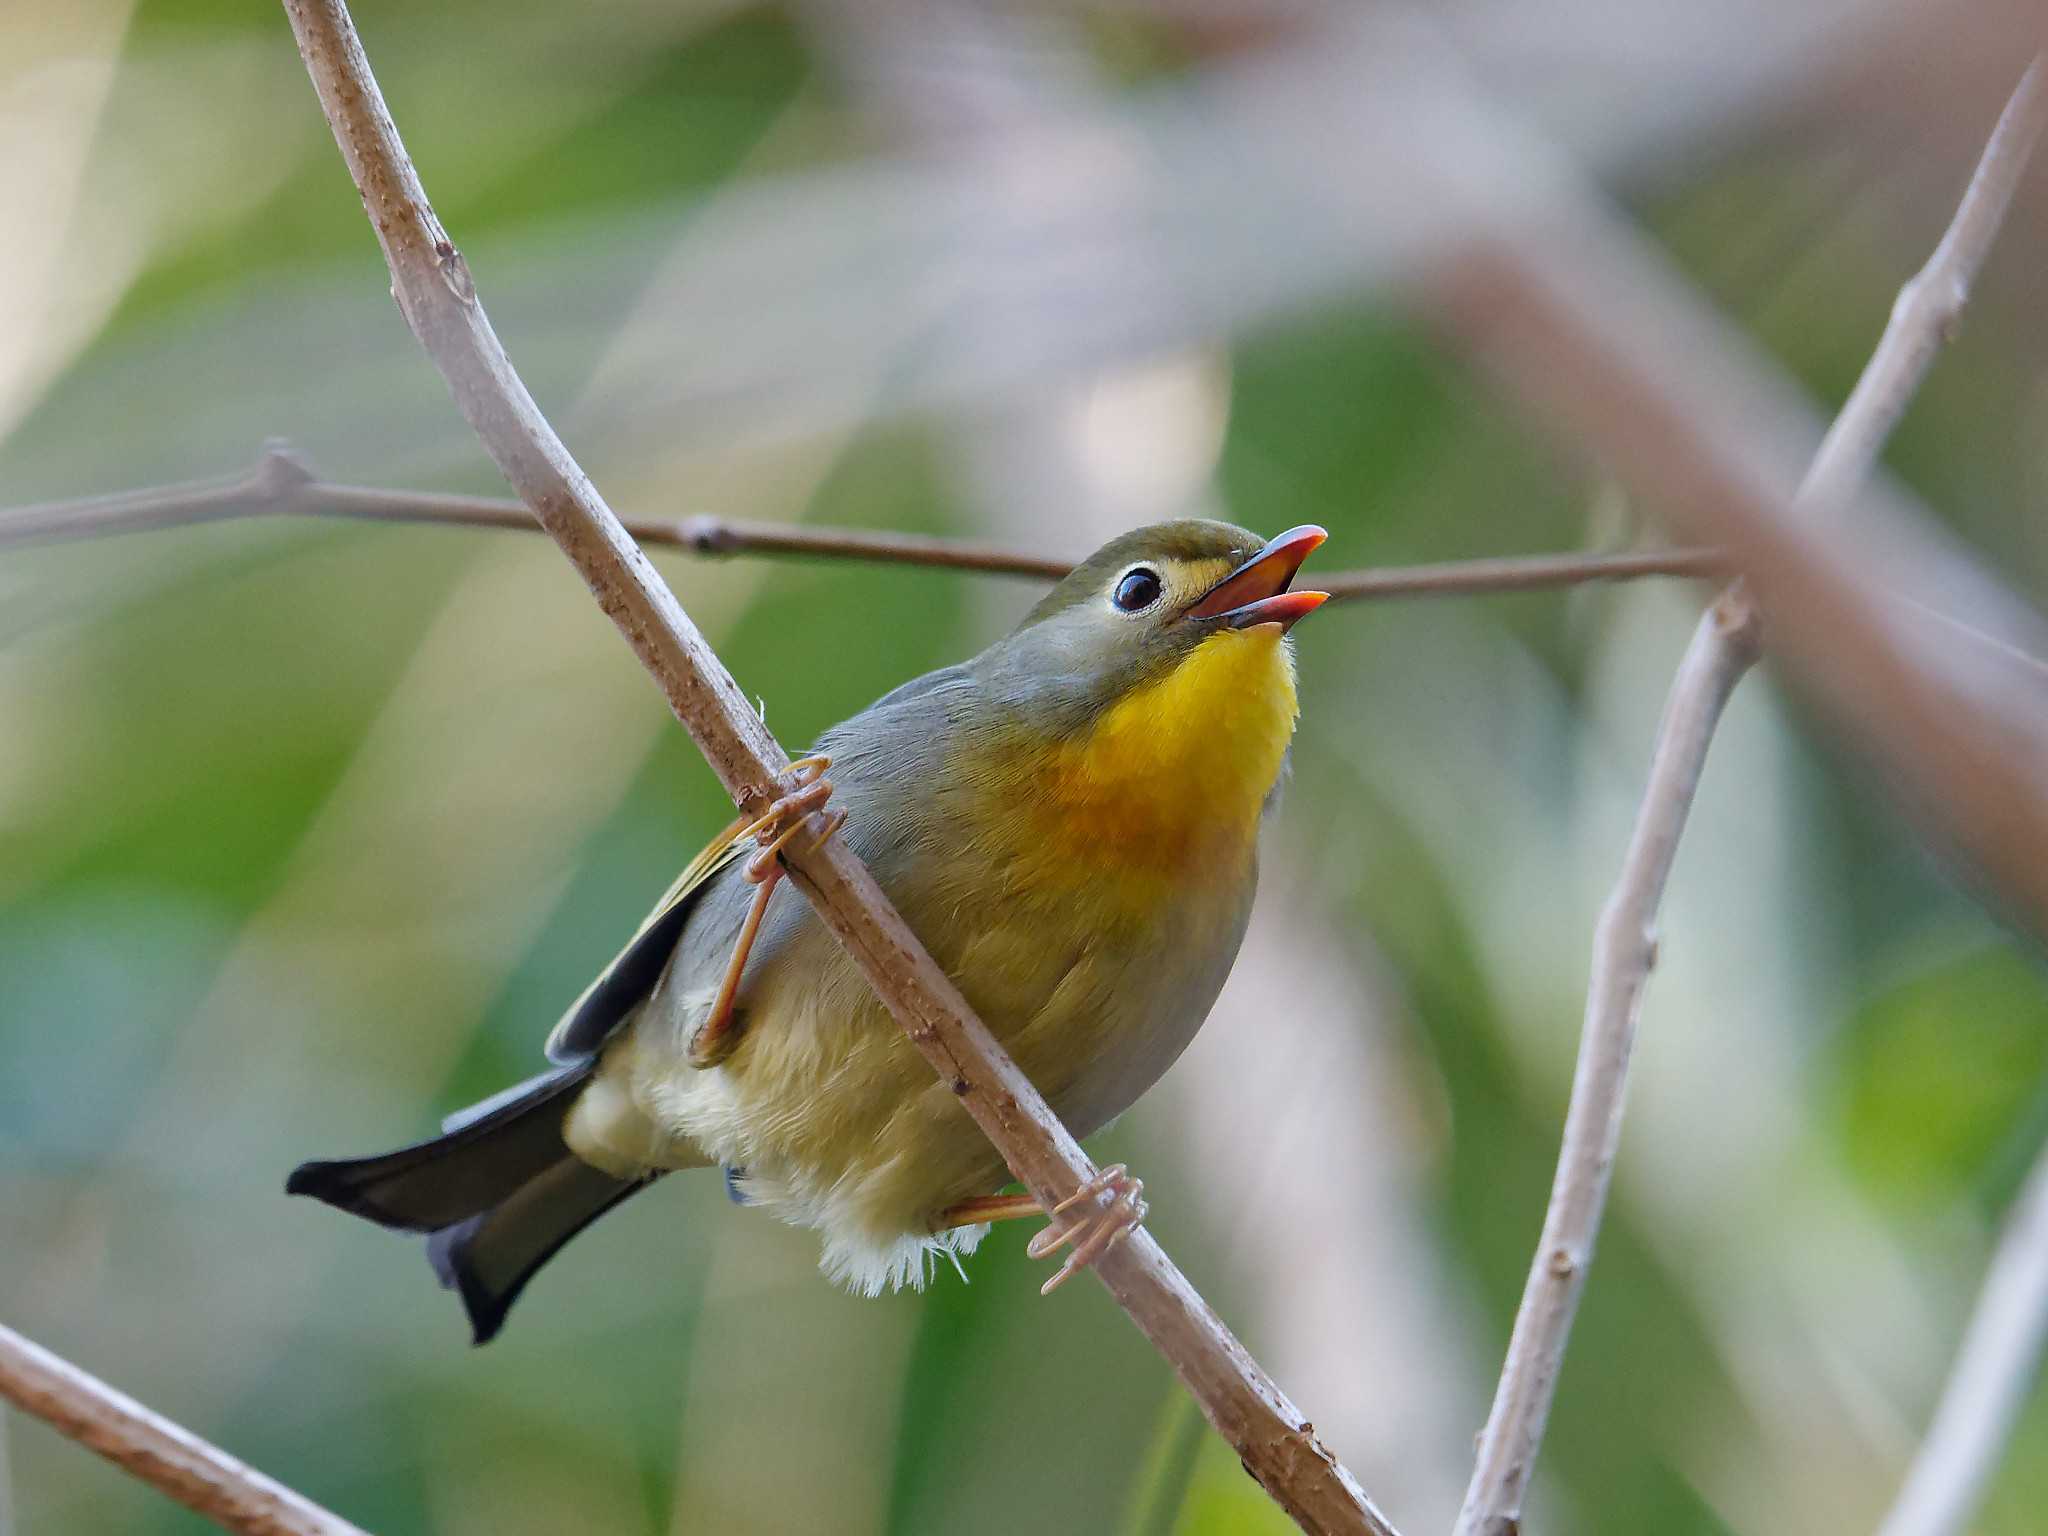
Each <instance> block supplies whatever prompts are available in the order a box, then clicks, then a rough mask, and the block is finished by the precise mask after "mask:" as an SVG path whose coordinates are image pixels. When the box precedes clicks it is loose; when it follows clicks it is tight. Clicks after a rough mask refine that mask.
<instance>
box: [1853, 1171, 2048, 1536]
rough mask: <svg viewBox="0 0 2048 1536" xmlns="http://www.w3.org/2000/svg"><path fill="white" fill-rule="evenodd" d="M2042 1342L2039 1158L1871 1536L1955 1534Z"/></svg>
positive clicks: (2047, 1336) (1976, 1496)
mask: <svg viewBox="0 0 2048 1536" xmlns="http://www.w3.org/2000/svg"><path fill="white" fill-rule="evenodd" d="M2044 1342H2048V1155H2043V1157H2042V1158H2041V1159H2040V1160H2039V1161H2037V1162H2036V1163H2035V1165H2034V1169H2033V1172H2032V1173H2030V1174H2029V1175H2028V1176H2027V1182H2026V1184H2025V1185H2024V1186H2023V1187H2022V1188H2021V1190H2020V1193H2019V1198H2018V1199H2017V1200H2016V1201H2014V1202H2013V1208H2012V1210H2011V1212H2010V1213H2008V1215H2007V1216H2006V1222H2005V1235H2004V1236H2003V1237H2002V1238H2001V1239H2000V1240H1999V1244H1998V1248H1997V1251H1996V1252H1994V1253H1993V1254H1992V1256H1991V1267H1990V1270H1989V1271H1988V1272H1987V1273H1986V1274H1985V1276H1984V1290H1983V1294H1982V1295H1981V1296H1979V1297H1978V1299H1977V1309H1976V1311H1974V1312H1973V1313H1971V1314H1970V1324H1969V1327H1968V1329H1966V1330H1965V1332H1964V1334H1963V1342H1962V1347H1961V1348H1960V1349H1958V1350H1957V1351H1956V1363H1955V1368H1954V1369H1953V1370H1951V1371H1950V1372H1949V1378H1948V1383H1947V1385H1946V1386H1945V1387H1944V1388H1943V1389H1942V1394H1941V1402H1940V1405H1939V1406H1938V1407H1937V1408H1936V1409H1935V1411H1934V1422H1933V1423H1932V1424H1931V1425H1929V1426H1928V1430H1927V1438H1926V1440H1925V1441H1924V1442H1923V1443H1922V1445H1921V1447H1920V1453H1919V1454H1918V1455H1917V1456H1915V1457H1914V1458H1913V1466H1912V1470H1911V1471H1910V1472H1909V1473H1907V1475H1906V1483H1905V1486H1904V1487H1903V1488H1902V1489H1900V1490H1899V1501H1898V1503H1896V1504H1894V1505H1893V1506H1892V1509H1891V1512H1890V1513H1889V1514H1887V1515H1886V1516H1885V1520H1884V1524H1883V1525H1882V1526H1880V1527H1879V1528H1878V1536H1956V1533H1957V1532H1959V1531H1961V1530H1963V1529H1964V1528H1965V1527H1966V1526H1968V1524H1969V1523H1970V1519H1971V1517H1972V1516H1973V1515H1975V1514H1976V1512H1977V1508H1978V1506H1979V1505H1980V1504H1981V1503H1982V1502H1983V1499H1984V1488H1985V1485H1986V1484H1987V1483H1989V1482H1990V1480H1991V1474H1992V1472H1993V1471H1994V1470H1995V1469H1996V1468H1997V1466H1998V1461H1999V1458H2000V1457H2001V1456H2003V1455H2004V1454H2005V1452H2006V1448H2007V1444H2008V1442H2009V1441H2010V1439H2011V1437H2012V1432H2013V1427H2014V1425H2015V1424H2017V1423H2018V1421H2019V1415H2020V1409H2021V1407H2022V1406H2023V1405H2024V1403H2025V1401H2026V1396H2027V1393H2028V1392H2029V1391H2030V1390H2031V1389H2032V1387H2033V1385H2034V1380H2035V1378H2036V1376H2037V1374H2038V1373H2039V1371H2040V1368H2041V1349H2042V1345H2043V1343H2044Z"/></svg>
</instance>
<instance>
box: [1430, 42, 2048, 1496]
mask: <svg viewBox="0 0 2048 1536" xmlns="http://www.w3.org/2000/svg"><path fill="white" fill-rule="evenodd" d="M2044 114H2048V93H2044V90H2043V84H2042V78H2041V65H2040V63H2039V62H2038V61H2037V62H2036V63H2035V64H2034V65H2033V66H2032V67H2030V68H2029V69H2028V70H2027V71H2026V73H2025V75H2024V76H2023V77H2022V78H2021V81H2020V83H2019V86H2018V88H2017V89H2016V90H2015V91H2014V93H2013V96H2012V100H2011V101H2010V102H2009V103H2008V105H2007V107H2006V110H2005V112H2004V114H2003V115H2002V116H2001V117H2000V119H1999V123H1998V127H1997V129H1996V130H1995V131H1994V133H1993V134H1992V137H1991V140H1990V143H1989V145H1988V146H1987V147H1986V149H1985V152H1984V156H1983V159H1982V160H1981V162H1980V163H1979V165H1978V168H1977V172H1976V175H1975V176H1974V177H1973V178H1972V180H1971V183H1970V186H1969V189H1968V191H1967V192H1966V193H1965V194H1964V197H1963V200H1962V203H1961V205H1960V206H1959V207H1958V209H1957V211H1956V215H1955V218H1954V220H1953V221H1952V223H1951V224H1950V226H1949V229H1948V232H1947V234H1946V235H1945V236H1944V237H1943V239H1942V241H1941V243H1940V245H1939V246H1938V247H1937V248H1936V250H1935V253H1934V255H1933V256H1932V257H1931V258H1930V259H1929V260H1928V263H1927V265H1926V266H1925V267H1924V268H1922V269H1921V271H1920V273H1919V274H1918V275H1917V276H1916V277H1914V278H1913V279H1912V281H1910V282H1909V283H1907V284H1906V286H1905V288H1904V290H1903V291H1902V292H1901V294H1900V296H1899V300H1898V302H1897V303H1896V304H1895V305H1894V307H1893V310H1892V314H1891V318H1890V320H1889V322H1888V323H1887V325H1886V327H1885V331H1884V334H1883V336H1882V337H1881V338H1880V340H1879V342H1878V345H1877V348H1876V350H1875V352H1874V353H1873V354H1872V356H1871V359H1870V362H1869V363H1868V364H1867V365H1866V367H1865V368H1864V371H1863V374H1862V376H1861V378H1860V379H1859V380H1858V382H1857V385H1856V388H1855V389H1854V391H1852V393H1851V394H1850V397H1849V399H1848V402H1847V403H1846V404H1845V405H1844V406H1843V408H1842V411H1841V413H1840V414H1839V415H1838V416H1837V417H1836V419H1835V421H1834V424H1833V425H1832V426H1831V427H1830V429H1829V431H1828V433H1827V435H1826V436H1825V437H1824V438H1823V439H1822V442H1821V446H1820V449H1819V451H1818V452H1817V454H1816V455H1815V457H1814V460H1813V464H1812V466H1811V467H1810V469H1809V470H1808V472H1807V475H1806V478H1805V480H1804V481H1803V482H1802V484H1801V486H1800V491H1799V495H1798V497H1797V498H1796V500H1795V502H1794V504H1793V510H1794V511H1795V512H1796V513H1799V514H1802V515H1806V514H1814V513H1824V512H1828V511H1832V510H1835V509H1838V508H1840V507H1841V506H1843V505H1844V504H1845V503H1846V502H1847V501H1848V500H1849V499H1850V498H1851V497H1852V496H1853V494H1854V493H1855V491H1856V489H1857V487H1858V486H1859V485H1860V484H1861V483H1862V482H1863V481H1864V479H1865V478H1866V477H1867V476H1868V474H1869V472H1870V470H1871V468H1872V467H1873V466H1874V465H1875V463H1876V461H1877V456H1878V453H1879V451H1880V450H1881V449H1882V447H1883V445H1884V442H1885V439H1886V438H1887V437H1888V436H1889V435H1890V434H1891V431H1892V428H1893V427H1894V426H1895V425H1896V424H1897V422H1898V420H1899V418H1900V416H1901V415H1903V414H1904V412H1905V409H1906V406H1907V404H1908V403H1909V402H1910V401H1911V399H1912V397H1913V394H1914V391H1915V390H1916V389H1917V388H1918V387H1919V384H1920V381H1921V380H1922V379H1923V378H1924V377H1925V376H1926V373H1927V369H1928V367H1929V365H1930V364H1931V363H1932V361H1933V359H1934V356H1935V353H1936V352H1937V351H1938V350H1939V347H1940V344H1941V342H1942V341H1943V340H1944V339H1945V338H1946V337H1947V336H1948V335H1949V334H1951V332H1952V331H1953V328H1954V326H1955V323H1956V321H1957V318H1958V317H1959V315H1960V314H1961V310H1962V306H1963V304H1964V302H1965V300H1966V299H1967V297H1968V295H1969V290H1970V285H1971V283H1972V281H1973V280H1974V278H1975V276H1976V274H1977V271H1978V269H1979V268H1980V267H1981V266H1982V265H1983V261H1984V257H1985V254H1986V253H1987V252H1988V251H1989V249H1990V246H1991V242H1992V240H1993V238H1994V237H1995V235H1996V234H1997V231H1998V227H1999V224H2000V222H2001V221H2002V220H2003V218H2004V216H2005V212H2006V209H2007V207H2008V206H2009V205H2010V203H2011V199H2012V193H2013V189H2014V187H2015V186H2016V185H2017V183H2018V179H2019V176H2020V173H2021V171H2022V170H2023V169H2024V168H2025V165H2026V161H2027V157H2028V155H2029V154H2030V152H2031V151H2032V149H2033V145H2034V142H2035V140H2036V139H2037V138H2038V137H2039V135H2040V132H2041V127H2042V122H2043V118H2044ZM1610 429H1613V428H1612V424H1611V423H1610ZM1758 634H1759V624H1758V616H1757V613H1756V609H1755V606H1754V604H1753V603H1752V600H1751V598H1750V595H1749V592H1748V590H1747V589H1746V588H1745V587H1744V586H1743V584H1741V583H1740V582H1738V583H1737V584H1736V585H1734V586H1732V587H1730V588H1729V589H1728V590H1727V591H1726V592H1724V593H1723V594H1722V595H1721V597H1720V598H1719V599H1718V600H1717V602H1716V603H1715V604H1714V606H1713V608H1712V609H1711V610H1710V611H1709V612H1708V614H1707V615H1706V617H1705V618H1703V619H1702V620H1701V622H1700V626H1699V628H1698V629H1697V630H1696V631H1695V632H1694V635H1693V639H1692V643H1691V645H1690V646H1689V647H1688V648H1687V651H1686V654H1685V658H1684V660H1683V662H1682V663H1681V664H1680V667H1679V672H1678V678H1677V681H1676V682H1675V683H1674V684H1673V686H1672V690H1671V694H1670V698H1669V700H1668V701H1667V703H1666V705H1665V713H1664V719H1663V723H1662V725H1661V726H1660V728H1659V733H1658V740H1657V745H1656V748H1655V751H1654V754H1653V756H1652V760H1651V767H1650V776H1649V782H1648V783H1647V785H1646V786H1645V788H1644V793H1643V801H1642V805H1641V808H1640V809H1639V811H1638V812H1637V816H1636V823H1635V829H1634V832H1633V834H1632V836H1631V838H1630V842H1629V848H1628V852H1627V855H1626V856H1625V858H1624V860H1623V863H1622V872H1621V877H1620V880H1619V882H1618V883H1617V884H1616V886H1615V889H1614V892H1613V894H1612V896H1610V898H1609V899H1608V904H1607V906H1606V908H1605V910H1604V911H1603V913H1602V915H1601V919H1600V923H1599V927H1598V930H1597V932H1596V935H1595V938H1594V946H1593V969H1592V978H1591V982H1590V985H1589V987H1588V991H1587V996H1586V1017H1585V1024H1584V1028H1583V1032H1582V1034H1581V1037H1580V1044H1579V1057H1578V1065H1577V1068H1576V1071H1575V1074H1574V1078H1573V1084H1572V1095H1571V1102H1570V1106H1569V1108H1568V1110H1567V1111H1566V1115H1565V1129H1564V1136H1563V1146H1562V1149H1561V1151H1560V1153H1559V1157H1558V1165H1557V1173H1556V1176H1555V1179H1554V1181H1553V1183H1552V1185H1551V1195H1550V1205H1549V1209H1548V1210H1547V1212H1546V1213H1545V1217H1544V1223H1543V1233H1542V1236H1541V1238H1540V1239H1539V1240H1538V1243H1537V1248H1536V1257H1535V1261H1534V1263H1533V1264H1532V1265H1531V1266H1530V1270H1529V1278H1528V1281H1527V1283H1526V1285H1525V1287H1524V1289H1523V1293H1522V1302H1521V1306H1520V1309H1519V1310H1518V1312H1517V1313H1516V1316H1515V1326H1514V1332H1513V1335H1512V1337H1511V1339H1510V1342H1509V1345H1508V1352H1507V1359H1506V1361H1505V1363H1504V1365H1503V1368H1502V1371H1501V1379H1500V1385H1499V1387H1498V1389H1497V1391H1496V1394H1495V1397H1494V1401H1493V1408H1492V1412H1491V1413H1490V1414H1489V1416H1488V1418H1487V1423H1486V1429H1485V1431H1484V1433H1483V1434H1482V1435H1481V1437H1480V1444H1479V1455H1478V1459H1477V1465H1476V1466H1475V1467H1474V1469H1473V1474H1472V1481H1471V1484H1470V1486H1469V1487H1468V1489H1467V1492H1466V1496H1465V1504H1464V1507H1463V1509H1462V1510H1461V1511H1460V1513H1459V1516H1458V1524H1457V1527H1456V1530H1457V1536H1512V1533H1513V1532H1515V1531H1516V1530H1517V1529H1518V1526H1519V1522H1520V1519H1521V1513H1522V1504H1523V1499H1524V1497H1525V1495H1526V1493H1527V1490H1528V1485H1529V1478H1530V1473H1531V1471H1532V1469H1533V1467H1534V1464H1535V1460H1536V1454H1537V1451H1538V1449H1539V1447H1540V1446H1541V1443H1542V1439H1543V1431H1544V1426H1545V1423H1546V1421H1547V1419H1548V1416H1549V1412H1550V1405H1551V1402H1552V1400H1553V1398H1554V1397H1555V1395H1556V1390H1557V1378H1558V1374H1559V1372H1560V1370H1561V1369H1562V1367H1563V1362H1564V1351H1565V1345H1566V1343H1567V1341H1568V1339H1569V1336H1570V1332H1571V1324H1572V1318H1573V1315H1574V1314H1575V1313H1576V1311H1577V1308H1578V1303H1579V1298H1580V1295H1581V1294H1582V1293H1583V1291H1584V1289H1585V1282H1586V1270H1587V1266H1588V1265H1589V1263H1590V1262H1591V1259H1592V1253H1593V1245H1594V1240H1595V1238H1596V1237H1597V1235H1598V1232H1599V1227H1600V1217H1601V1213H1602V1210H1603V1209H1604V1207H1605V1204H1606V1199H1607V1191H1608V1186H1609V1182H1610V1179H1611V1176H1612V1173H1613V1165H1614V1155H1615V1150H1616V1148H1617V1146H1618V1144H1619V1140H1620V1135H1621V1115H1622V1104H1623V1097H1624V1088H1625V1086H1626V1082H1627V1073H1628V1062H1629V1056H1630V1053H1631V1050H1632V1047H1633V1045H1634V1041H1635V1033H1636V1025H1637V1020H1638V1017H1639V1015H1640V1010H1641V1006H1642V997H1643V991H1644V988H1645V986H1646V985H1647V984H1648V981H1649V974H1650V970H1651V968H1652V966H1653V965H1654V964H1655V961H1656V950H1657V940H1656V926H1657V908H1658V904H1659V901H1660V900H1661V897H1662V894H1663V890H1664V885H1665V882H1666V879H1667V878H1668V876H1669V875H1670V872H1671V865H1672V861H1673V859H1674V858H1675V857H1676V855H1677V851H1678V841H1679V836H1680V834H1681V833H1682V832H1683V830H1684V827H1685V820H1686V817H1687V815H1688V814H1689V812H1690V810H1691V808H1692V802H1693V796H1694V792H1695V791H1696V789H1697V788H1698V785H1699V778H1700V773H1701V770H1702V769H1703V767H1704V766H1705V760H1706V753H1707V748H1708V745H1709V743H1710V742H1711V741H1712V739H1713V733H1714V728H1715V725H1716V723H1717V722H1718V721H1719V719H1720V716H1721V712H1722V707H1723V706H1724V705H1725V704H1726V702H1727V700H1728V696H1729V694H1730V692H1731V691H1732V690H1733V689H1734V687H1735V686H1736V684H1737V683H1738V682H1740V681H1741V679H1742V676H1743V674H1744V673H1745V672H1747V671H1748V670H1749V667H1750V666H1751V664H1752V663H1753V662H1754V660H1755V659H1756V656H1757V654H1758V645H1757V641H1758Z"/></svg>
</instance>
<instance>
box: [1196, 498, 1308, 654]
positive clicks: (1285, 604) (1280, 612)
mask: <svg viewBox="0 0 2048 1536" xmlns="http://www.w3.org/2000/svg"><path fill="white" fill-rule="evenodd" d="M1328 537H1329V534H1327V533H1325V532H1324V531H1323V530H1322V529H1320V528H1318V527H1316V525H1315V524H1313V523H1304V524H1303V525H1302V526H1301V527H1299V528H1290V529H1288V530H1287V531H1286V532H1285V533H1283V534H1280V535H1279V536H1278V537H1276V538H1271V539H1268V540H1267V541H1266V547H1265V548H1264V549H1262V550H1260V551H1259V552H1258V553H1257V554H1256V555H1253V556H1252V557H1251V559H1249V560H1247V561H1245V563H1244V564H1243V565H1240V566H1239V567H1238V568H1237V569H1236V570H1234V571H1232V572H1231V573H1230V574H1229V575H1228V576H1226V577H1224V578H1223V579H1222V580H1221V581H1219V582H1217V583H1216V585H1215V586H1213V587H1211V588H1210V589H1209V590H1208V591H1207V592H1204V593H1203V594H1202V595H1201V597H1200V598H1198V599H1196V601H1195V605H1194V606H1193V607H1192V608H1190V609H1188V611H1187V616H1188V617H1189V618H1191V619H1221V620H1222V621H1223V623H1224V624H1225V625H1227V626H1228V627H1230V628H1231V629H1250V628H1252V627H1253V626H1254V625H1257V624H1278V625H1279V626H1280V628H1281V631H1282V632H1283V633H1284V632H1285V631H1287V630H1288V629H1290V628H1292V627H1293V625H1294V623H1295V621H1296V620H1298V619H1301V618H1305V617H1306V616H1307V615H1309V614H1311V613H1314V612H1315V611H1316V610H1317V609H1318V608H1320V607H1322V606H1323V604H1324V603H1326V602H1328V601H1329V598H1330V594H1329V593H1327V592H1290V591H1288V590H1287V584H1288V583H1289V582H1290V581H1292V580H1294V573H1295V572H1296V571H1298V570H1300V569H1301V562H1302V561H1304V560H1306V559H1307V558H1308V557H1309V554H1310V552H1311V551H1313V550H1314V549H1315V547H1316V546H1317V545H1318V544H1320V543H1322V542H1323V540H1325V539H1327V538H1328Z"/></svg>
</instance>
